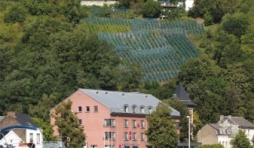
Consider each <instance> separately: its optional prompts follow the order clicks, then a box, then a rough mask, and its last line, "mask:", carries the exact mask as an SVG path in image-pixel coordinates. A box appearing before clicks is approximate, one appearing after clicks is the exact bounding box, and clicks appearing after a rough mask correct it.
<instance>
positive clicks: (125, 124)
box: [124, 119, 128, 127]
mask: <svg viewBox="0 0 254 148" xmlns="http://www.w3.org/2000/svg"><path fill="white" fill-rule="evenodd" d="M124 127H128V120H127V119H124Z"/></svg>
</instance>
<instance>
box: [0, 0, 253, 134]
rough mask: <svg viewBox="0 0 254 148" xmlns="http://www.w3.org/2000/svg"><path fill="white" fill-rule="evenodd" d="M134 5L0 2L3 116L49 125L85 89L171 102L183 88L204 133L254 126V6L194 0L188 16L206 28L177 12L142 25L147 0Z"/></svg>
mask: <svg viewBox="0 0 254 148" xmlns="http://www.w3.org/2000/svg"><path fill="white" fill-rule="evenodd" d="M123 1H124V0H123ZM125 2H126V1H125ZM127 2H129V3H123V5H125V6H127V8H128V9H120V8H119V9H114V11H113V12H112V11H111V10H112V8H107V9H103V11H100V9H98V8H97V7H81V6H80V3H79V1H78V0H72V1H71V0H55V1H54V3H52V1H49V0H46V1H43V2H42V1H40V0H22V1H14V0H13V1H11V0H2V1H0V10H1V11H0V28H1V29H0V69H1V71H0V100H1V103H0V113H1V114H3V113H5V112H6V111H7V110H15V111H16V112H25V113H29V114H30V115H31V116H33V117H38V118H41V119H43V120H45V121H47V120H48V110H49V109H50V108H51V107H52V106H54V105H55V104H56V103H58V102H59V101H60V100H63V99H65V97H67V96H69V95H70V94H71V93H73V92H74V91H75V90H76V89H78V88H92V89H105V90H119V91H135V92H137V91H139V92H148V93H151V94H153V95H155V96H156V97H158V98H160V99H168V98H170V97H172V91H173V90H174V88H175V86H176V84H177V83H178V82H182V84H184V86H185V87H186V89H187V91H188V94H189V96H190V98H191V99H192V100H193V102H195V103H196V104H197V107H196V109H195V114H196V117H195V124H196V127H197V128H196V130H198V129H199V127H200V126H201V125H203V124H206V123H208V122H216V121H218V118H219V115H220V114H223V115H233V116H243V117H245V118H246V119H247V120H250V121H251V122H254V113H253V112H254V111H253V108H254V97H253V96H254V85H253V82H254V76H253V73H254V71H253V70H254V67H253V65H254V58H253V49H254V41H253V36H254V27H253V26H254V22H253V21H252V17H253V16H252V14H253V10H254V9H253V8H254V4H253V3H254V2H253V0H234V1H232V0H223V1H221V0H213V1H204V0H196V1H195V6H194V8H193V9H192V10H191V11H189V13H188V16H189V17H193V18H202V19H204V25H205V26H203V24H198V23H196V22H195V21H190V20H194V19H193V18H189V17H188V16H187V14H186V13H185V12H183V11H182V10H178V9H176V10H175V11H172V12H171V13H169V14H168V19H166V20H163V21H158V20H156V19H143V18H141V17H142V11H141V10H140V8H141V6H142V5H143V3H144V2H142V1H141V0H139V1H137V2H135V1H127ZM208 2H210V3H208ZM232 5H233V6H232ZM214 8H217V9H214ZM104 10H105V11H104ZM109 10H110V11H109ZM159 12H160V10H159ZM155 15H156V16H157V15H158V13H155ZM183 20H184V21H183ZM187 20H188V21H187ZM194 45H195V46H194ZM161 82H163V83H161Z"/></svg>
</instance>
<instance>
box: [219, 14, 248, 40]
mask: <svg viewBox="0 0 254 148" xmlns="http://www.w3.org/2000/svg"><path fill="white" fill-rule="evenodd" d="M225 17H226V18H225V19H226V20H225V21H223V22H222V28H223V30H225V31H226V32H227V33H229V34H234V35H235V36H237V37H238V38H240V37H241V36H242V35H243V34H245V31H246V29H247V26H248V19H247V17H246V14H243V13H235V14H234V15H229V16H225Z"/></svg>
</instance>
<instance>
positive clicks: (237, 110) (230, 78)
mask: <svg viewBox="0 0 254 148" xmlns="http://www.w3.org/2000/svg"><path fill="white" fill-rule="evenodd" d="M217 8H218V9H217ZM253 12H254V1H253V0H222V1H221V0H218V1H217V0H213V1H207V0H196V1H195V7H194V8H193V9H192V10H191V11H190V12H189V15H190V16H193V17H203V18H204V19H205V22H206V25H207V27H206V34H205V35H204V36H202V37H199V38H196V39H194V40H195V41H194V42H195V43H196V45H197V46H198V48H199V49H200V51H202V52H203V54H202V56H201V57H199V58H196V59H192V60H190V61H189V62H188V63H186V64H184V65H182V68H181V71H180V73H179V75H178V78H177V80H178V81H181V82H183V83H184V84H185V85H186V87H187V88H188V92H189V95H190V98H192V99H193V100H194V102H195V103H196V104H197V108H196V110H197V112H198V115H199V118H200V119H201V121H202V123H203V124H205V123H208V122H216V121H218V119H219V115H220V114H222V115H233V116H243V117H245V118H246V119H248V120H250V121H251V122H254V113H253V109H254V94H253V93H254V85H253V82H254V77H253V72H254V71H253V69H254V58H253V56H254V55H253V53H254V46H253V45H254V44H253V43H254V40H253V35H254V28H253V26H254V22H253ZM218 13H219V14H220V15H218ZM208 16H209V17H208ZM208 22H209V23H208Z"/></svg>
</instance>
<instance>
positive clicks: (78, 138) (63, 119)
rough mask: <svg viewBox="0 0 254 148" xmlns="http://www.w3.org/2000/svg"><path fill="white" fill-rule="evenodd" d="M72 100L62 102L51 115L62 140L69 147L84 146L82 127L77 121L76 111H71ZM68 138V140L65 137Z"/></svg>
mask: <svg viewBox="0 0 254 148" xmlns="http://www.w3.org/2000/svg"><path fill="white" fill-rule="evenodd" d="M71 105H72V102H71V101H70V100H68V101H66V102H62V103H61V104H60V105H58V106H57V107H56V108H55V111H54V113H53V114H51V116H52V117H53V118H55V126H57V127H58V132H59V134H61V137H62V139H63V142H64V143H65V145H67V146H68V147H69V148H78V147H82V146H84V141H85V138H86V136H85V134H84V132H83V131H84V127H83V126H81V125H80V124H79V123H78V118H77V116H76V113H73V112H72V111H71ZM68 137H69V138H70V142H68V141H67V138H68Z"/></svg>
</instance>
